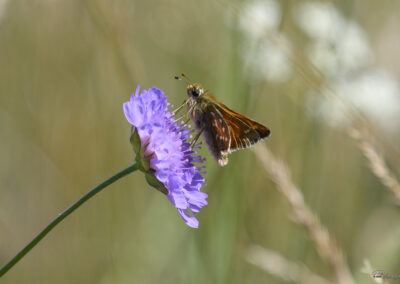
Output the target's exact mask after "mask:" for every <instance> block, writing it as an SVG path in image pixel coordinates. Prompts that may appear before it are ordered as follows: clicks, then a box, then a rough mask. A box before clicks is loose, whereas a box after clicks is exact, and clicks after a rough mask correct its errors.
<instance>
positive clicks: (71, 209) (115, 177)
mask: <svg viewBox="0 0 400 284" xmlns="http://www.w3.org/2000/svg"><path fill="white" fill-rule="evenodd" d="M137 169H138V164H137V163H135V164H133V165H131V166H129V167H127V168H126V169H123V170H122V171H120V172H118V173H116V174H115V175H113V176H112V177H110V178H109V179H107V180H105V181H104V182H102V183H101V184H99V185H98V186H96V187H95V188H93V189H92V190H91V191H89V192H88V193H86V194H85V195H84V196H82V198H81V199H79V200H78V201H77V202H75V203H74V204H72V205H71V206H70V207H69V208H68V209H67V210H65V211H64V212H63V213H61V214H59V215H58V216H57V217H56V218H55V219H54V220H53V221H51V223H50V224H48V225H47V226H46V228H44V229H43V230H42V231H41V232H40V233H39V234H38V235H37V236H36V237H35V238H34V239H33V240H32V241H30V242H29V244H27V245H26V246H25V247H24V248H23V249H22V250H21V251H20V252H19V253H18V254H17V255H16V256H14V257H13V258H12V259H11V260H10V261H9V262H8V263H7V264H6V265H4V266H3V267H2V268H1V270H0V277H2V276H3V275H4V274H5V273H6V272H7V271H8V270H10V269H11V268H12V267H13V266H14V265H15V264H16V263H17V262H18V261H20V259H21V258H23V257H24V256H25V255H26V254H27V253H28V252H29V251H30V250H31V249H32V248H34V247H35V246H36V245H37V243H38V242H40V240H41V239H43V238H44V237H45V236H46V235H47V234H48V233H49V232H50V231H51V230H52V229H53V228H54V227H55V226H57V224H58V223H60V222H61V221H62V220H64V218H66V217H67V216H68V215H69V214H71V213H72V212H74V211H75V210H76V209H78V207H79V206H81V205H82V204H83V203H85V202H86V201H87V200H89V199H90V198H91V197H93V196H94V195H95V194H97V193H99V192H100V191H101V190H102V189H104V188H105V187H107V186H109V185H110V184H112V183H114V182H115V181H117V180H119V179H120V178H122V177H124V176H126V175H127V174H130V173H131V172H134V171H136V170H137Z"/></svg>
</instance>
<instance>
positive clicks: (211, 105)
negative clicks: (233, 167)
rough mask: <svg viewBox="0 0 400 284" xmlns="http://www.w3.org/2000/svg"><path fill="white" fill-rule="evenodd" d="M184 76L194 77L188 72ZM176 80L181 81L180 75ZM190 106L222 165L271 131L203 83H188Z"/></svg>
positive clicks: (212, 152)
mask: <svg viewBox="0 0 400 284" xmlns="http://www.w3.org/2000/svg"><path fill="white" fill-rule="evenodd" d="M182 76H183V77H185V78H186V79H187V80H190V79H189V78H188V77H187V76H186V75H185V74H184V73H182ZM175 79H178V80H181V78H179V77H177V76H176V77H175ZM187 95H188V97H189V98H188V99H187V100H186V101H185V103H184V104H186V105H187V108H188V114H189V117H190V119H191V120H192V121H193V123H194V124H195V127H196V129H197V130H198V134H197V135H196V137H195V139H194V141H196V140H197V139H198V138H199V136H200V135H203V137H204V140H205V142H206V144H207V146H208V149H209V150H210V152H211V154H212V155H213V156H214V158H215V160H216V161H217V162H218V164H219V165H220V166H225V165H226V164H227V163H228V154H230V153H232V152H234V151H237V150H240V149H244V148H247V147H250V146H252V145H254V144H256V143H257V142H259V141H260V140H262V139H264V138H267V137H268V136H269V135H270V134H271V131H270V130H269V129H268V128H267V127H265V126H264V125H262V124H260V123H258V122H256V121H254V120H252V119H250V118H248V117H246V116H244V115H242V114H239V113H237V112H235V111H233V110H231V109H230V108H228V107H227V106H226V105H224V104H222V103H221V102H219V101H217V100H216V99H215V97H214V96H213V95H212V94H211V93H210V92H209V91H207V90H204V88H203V87H202V85H201V84H199V83H189V85H188V86H187Z"/></svg>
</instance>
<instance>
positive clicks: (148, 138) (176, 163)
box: [124, 87, 207, 228]
mask: <svg viewBox="0 0 400 284" xmlns="http://www.w3.org/2000/svg"><path fill="white" fill-rule="evenodd" d="M139 93H140V94H139ZM124 113H125V116H126V119H127V120H128V122H129V123H130V124H132V126H133V128H132V129H133V135H138V137H139V139H140V143H139V144H140V153H138V155H141V156H140V158H141V159H147V161H148V167H144V168H143V169H142V170H143V171H145V172H146V175H147V177H149V176H150V179H151V178H154V177H155V178H156V179H157V181H158V182H160V183H161V184H162V186H163V188H162V189H160V188H158V189H160V190H161V191H162V192H164V193H166V194H167V197H168V200H169V201H170V202H171V203H172V204H173V205H174V206H175V207H176V208H177V209H178V212H179V213H180V214H181V216H182V218H183V220H184V221H185V222H186V224H188V225H189V226H191V227H194V228H197V227H198V225H199V222H198V220H197V219H196V218H195V217H194V216H193V215H194V214H196V213H197V212H199V211H200V209H201V208H202V207H203V206H204V205H206V204H207V201H206V198H207V194H206V193H204V192H201V191H200V188H201V187H202V186H203V185H204V184H205V182H204V178H203V176H202V172H201V171H200V170H201V167H196V166H195V165H194V163H201V162H203V159H202V158H201V157H200V156H197V155H196V152H195V151H194V150H193V147H191V145H190V143H189V142H188V139H189V135H190V133H189V131H188V130H187V129H186V125H179V124H177V123H175V122H174V121H173V115H172V114H171V113H170V111H169V109H168V102H167V97H166V96H165V95H164V93H163V91H162V90H160V89H158V88H155V87H153V88H151V89H149V90H142V91H141V92H140V87H138V88H137V89H136V93H135V94H132V96H131V98H130V101H129V102H126V103H124ZM135 132H136V133H135ZM152 185H154V183H152ZM165 189H166V190H165ZM189 210H190V211H189Z"/></svg>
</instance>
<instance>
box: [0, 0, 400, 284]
mask: <svg viewBox="0 0 400 284" xmlns="http://www.w3.org/2000/svg"><path fill="white" fill-rule="evenodd" d="M298 2H301V1H287V0H286V1H280V2H279V3H280V7H281V14H282V21H281V23H280V25H279V27H278V29H279V31H280V32H282V33H283V34H285V35H286V37H287V38H288V39H290V42H291V46H292V47H293V48H294V49H295V50H297V52H298V54H300V55H301V54H305V46H306V44H307V41H309V39H308V38H307V36H306V35H305V34H304V33H303V32H301V30H300V29H299V28H298V27H297V26H296V23H295V22H294V20H293V17H292V13H293V6H294V5H295V4H297V3H298ZM1 3H3V4H1ZM332 3H333V4H334V5H335V6H336V7H337V8H338V9H339V10H341V11H342V13H343V14H344V15H345V16H346V17H347V18H349V19H353V20H354V21H357V22H358V23H359V25H361V26H362V27H363V28H364V30H365V31H366V33H367V34H368V36H369V38H370V41H371V42H372V43H373V44H372V47H371V48H372V50H373V52H374V53H375V57H376V58H375V63H374V64H375V65H377V66H384V67H386V68H387V69H389V70H390V71H391V72H392V73H393V74H394V76H395V77H396V78H397V79H399V78H400V69H399V67H398V64H395V63H394V62H396V61H395V60H393V59H392V60H390V59H388V58H392V57H393V58H397V59H399V56H398V48H399V47H400V46H399V45H398V44H399V42H400V41H399V39H398V38H397V41H396V39H392V38H390V36H389V38H390V39H391V40H393V42H395V43H397V49H393V48H390V45H388V44H387V43H388V42H389V43H390V41H387V38H385V37H384V34H382V33H383V32H384V31H385V30H384V27H386V28H388V27H389V28H391V29H392V30H395V31H397V32H398V29H399V23H400V22H399V21H398V15H399V12H400V7H399V6H400V5H399V3H398V2H397V1H394V0H391V1H389V0H384V1H372V0H369V1H361V0H352V1H345V0H342V1H332ZM0 4H1V5H0V9H1V10H0V66H1V67H0V131H1V133H2V139H1V140H0V145H1V157H2V158H1V162H0V231H1V234H0V263H2V264H3V263H6V261H8V260H9V259H10V258H11V257H12V256H13V255H14V254H15V253H16V252H17V251H18V250H19V249H21V248H22V247H23V246H24V245H25V244H26V243H27V242H28V241H29V240H30V239H31V238H32V237H33V236H34V235H35V234H36V233H38V232H39V231H40V230H41V229H42V227H44V226H45V225H46V224H47V223H48V222H49V221H50V220H51V219H52V218H53V217H55V216H56V215H57V214H58V213H59V212H61V211H63V210H64V209H65V208H66V207H67V206H69V205H70V204H71V203H72V202H74V201H75V200H77V199H78V198H79V197H80V196H82V195H83V194H84V193H86V192H87V191H88V190H89V189H90V188H92V187H93V186H94V185H96V184H97V183H99V182H101V181H102V180H103V179H105V178H106V177H108V176H110V175H111V174H113V173H115V172H117V171H119V170H120V169H122V168H123V167H125V166H127V165H129V164H130V163H131V162H132V160H133V158H134V155H133V153H132V150H131V146H130V144H129V133H130V126H129V125H128V123H127V122H126V120H125V118H124V115H123V112H122V103H123V102H124V101H127V100H128V98H129V96H130V94H131V92H133V90H135V89H136V86H137V85H141V87H142V88H146V89H147V88H149V87H152V86H157V87H159V88H161V89H163V90H164V92H165V93H166V94H167V95H168V97H169V101H170V102H172V103H173V104H175V105H179V104H180V103H181V102H182V101H183V100H184V99H185V97H186V93H185V90H186V85H185V84H182V82H178V81H176V80H174V79H173V76H174V75H176V74H179V73H180V72H182V71H184V72H186V73H187V74H188V75H189V77H191V78H192V79H193V80H194V81H199V82H200V83H202V84H203V85H204V86H205V88H206V89H209V90H211V91H212V92H213V93H214V94H215V95H216V97H217V98H218V99H219V100H221V101H223V102H224V103H225V104H226V105H228V106H230V107H232V108H233V109H235V110H237V111H238V112H241V113H243V114H246V115H249V116H250V117H252V118H254V119H256V120H257V121H260V122H262V123H263V124H265V125H267V126H269V127H270V128H271V130H272V136H271V138H269V139H268V140H266V141H265V142H263V143H265V144H266V145H267V146H268V147H269V148H270V149H271V150H272V151H273V152H274V153H275V154H276V155H277V156H279V157H281V158H282V159H283V160H284V161H285V162H286V163H287V164H288V166H289V168H290V170H291V172H292V177H293V180H294V182H295V183H296V184H297V185H298V186H299V188H300V189H301V190H302V192H303V194H304V197H305V200H306V202H307V203H308V204H309V206H310V207H311V208H312V209H313V210H314V212H315V213H316V214H317V215H318V217H319V218H320V219H321V222H322V223H323V224H324V225H325V226H326V227H327V228H328V229H329V231H330V233H331V235H332V236H333V237H334V238H336V240H337V242H338V243H339V245H340V246H341V247H342V248H343V250H344V251H345V253H346V256H347V258H348V263H349V266H350V268H351V270H352V273H353V275H354V277H355V279H356V280H357V282H358V283H369V281H371V280H370V279H369V278H368V275H366V274H362V273H361V271H360V269H361V267H362V265H363V260H364V259H369V260H370V261H371V263H372V265H373V266H374V267H376V269H378V268H379V269H384V270H386V271H390V272H392V273H393V274H396V273H397V274H400V270H399V269H398V268H399V267H400V242H398V240H399V234H400V223H399V221H398V220H399V217H400V212H399V210H398V207H396V205H395V203H394V200H393V196H392V195H391V193H390V192H389V191H386V190H385V187H384V186H383V185H382V184H381V182H380V180H379V179H377V178H376V177H375V175H374V174H373V173H371V171H370V169H369V167H368V164H367V162H366V160H365V158H364V157H363V155H362V153H361V152H360V151H359V149H358V148H357V145H356V143H355V142H354V141H353V140H351V139H350V138H349V137H348V135H347V133H346V130H345V129H340V128H334V127H330V126H329V125H327V124H325V122H324V120H323V119H322V118H321V117H318V116H310V115H309V113H308V111H307V109H308V108H309V104H308V99H307V96H306V94H307V92H308V90H309V89H310V88H312V85H313V84H312V83H310V81H311V82H312V81H313V80H314V78H310V77H308V74H307V73H302V72H301V71H299V68H300V69H301V67H302V64H305V63H302V62H303V60H304V58H303V56H300V57H299V58H298V59H299V60H298V61H297V63H295V64H297V66H293V70H294V73H293V75H292V76H291V77H290V78H288V79H287V80H286V81H284V82H270V81H268V80H263V79H262V78H261V79H260V78H255V77H253V76H249V74H248V73H247V71H246V70H245V69H244V62H243V54H242V53H243V48H242V46H243V44H244V43H248V41H249V40H250V39H249V38H248V37H246V35H244V34H243V32H241V31H240V30H239V29H237V28H236V27H235V25H236V23H237V22H238V17H240V13H241V11H242V10H241V9H235V7H241V6H237V5H239V4H243V2H241V3H239V2H238V3H234V2H228V1H227V2H222V1H193V0H190V1H177V0H171V1H161V0H149V1H128V0H116V1H106V0H97V1H95V0H81V1H78V0H69V1H61V0H35V1H27V0H10V1H6V0H2V1H0ZM396 17H397V20H396ZM393 19H394V20H393ZM386 30H387V29H386ZM395 35H396V34H395ZM398 36H399V34H398V33H397V37H398ZM385 40H386V42H384V41H385ZM394 51H396V52H397V54H395V53H394ZM299 62H300V63H299ZM397 62H398V61H397ZM288 64H290V63H288ZM299 64H300V65H299ZM317 83H318V82H317ZM318 96H322V94H320V95H318ZM372 125H373V126H374V122H373V121H372ZM375 126H376V125H375ZM374 131H375V132H374V133H376V139H377V141H378V142H379V145H380V147H381V148H380V150H381V151H382V153H384V154H385V156H386V157H387V159H388V161H389V164H390V167H391V168H392V170H393V171H394V172H397V173H399V172H400V155H399V150H400V148H399V145H400V144H399V143H398V141H399V137H400V135H399V134H400V133H399V132H398V131H397V132H396V131H392V132H390V133H387V132H385V134H384V135H381V133H380V132H379V127H376V128H374ZM202 154H203V156H205V157H207V162H206V165H207V175H206V182H207V186H206V187H204V188H203V190H204V191H206V192H207V193H208V194H209V199H208V201H209V205H208V206H206V207H205V208H204V209H203V210H202V211H201V212H200V213H199V215H198V216H199V220H200V227H199V229H197V230H195V229H191V228H189V227H187V226H186V225H185V224H184V222H183V221H182V220H181V219H180V217H179V214H178V213H177V212H176V209H175V208H174V207H173V206H172V205H171V204H170V203H169V202H168V201H167V200H166V198H165V196H163V195H162V194H160V193H159V192H157V191H155V190H153V189H152V188H150V187H149V186H148V185H147V184H146V182H145V180H144V177H143V176H142V175H141V174H140V173H135V174H133V175H130V176H128V177H127V178H125V179H124V180H122V181H119V182H118V183H117V184H115V185H112V187H110V188H108V189H107V190H105V191H104V192H103V193H102V194H100V195H99V196H96V197H95V198H94V199H93V200H91V201H90V202H88V203H87V204H85V206H83V207H82V208H80V209H79V210H78V211H77V212H76V213H74V214H73V215H71V216H70V217H69V218H67V219H66V220H65V221H64V222H63V223H62V224H61V225H60V226H59V227H57V228H56V229H55V230H54V231H53V232H51V233H50V234H49V236H47V237H46V238H45V239H44V240H43V241H42V242H41V243H40V244H39V245H38V246H37V247H36V248H35V249H34V250H33V251H32V252H31V253H29V254H28V255H27V256H26V257H25V258H24V259H23V260H22V261H21V262H20V263H19V264H17V265H16V266H15V268H13V269H12V270H10V272H9V273H8V274H7V275H5V276H4V278H3V279H2V280H3V281H2V283H104V284H105V283H285V282H284V281H282V280H280V279H279V278H277V277H275V276H272V275H269V274H268V273H266V272H264V271H262V270H261V269H259V268H257V267H255V266H253V265H252V264H250V263H248V262H246V260H245V258H244V256H243V252H244V249H245V248H246V247H247V245H249V244H258V245H260V246H263V247H266V248H269V249H272V250H274V251H277V252H279V253H280V254H281V255H283V256H284V257H286V258H288V259H289V260H292V261H295V262H298V263H302V264H304V265H306V266H307V267H308V268H309V269H310V270H311V271H313V272H314V273H316V274H318V275H320V276H323V277H324V278H326V279H333V274H332V271H331V268H330V267H329V266H328V265H327V264H325V263H324V262H322V261H321V259H320V257H319V256H318V254H317V252H316V250H315V248H314V246H313V243H312V242H311V241H310V238H309V236H308V235H307V233H306V231H305V230H304V229H303V228H301V227H299V226H298V225H297V224H295V223H293V222H292V220H291V218H290V211H289V207H288V204H287V201H286V200H285V199H284V198H283V197H282V196H281V195H280V194H279V193H278V192H277V191H276V190H275V186H274V184H273V183H272V182H271V181H270V180H269V179H268V176H267V174H266V173H265V172H264V171H263V169H262V168H261V167H260V164H259V162H258V161H257V159H256V156H255V155H254V153H253V152H252V151H251V150H244V151H239V152H235V153H234V154H232V155H231V156H230V162H229V164H228V165H227V166H226V167H224V168H220V167H218V166H217V165H216V163H215V162H214V161H213V159H212V157H211V156H210V154H209V153H208V152H207V150H206V149H203V150H202ZM396 269H397V270H396Z"/></svg>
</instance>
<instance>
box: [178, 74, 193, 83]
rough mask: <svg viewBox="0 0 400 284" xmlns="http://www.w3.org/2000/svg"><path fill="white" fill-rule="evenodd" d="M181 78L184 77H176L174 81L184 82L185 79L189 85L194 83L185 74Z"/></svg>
mask: <svg viewBox="0 0 400 284" xmlns="http://www.w3.org/2000/svg"><path fill="white" fill-rule="evenodd" d="M181 76H182V77H179V76H174V79H175V80H179V81H182V80H183V79H182V78H184V79H185V80H186V82H187V83H189V84H191V83H193V81H192V80H191V79H190V78H189V77H188V76H187V75H186V74H185V73H181Z"/></svg>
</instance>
